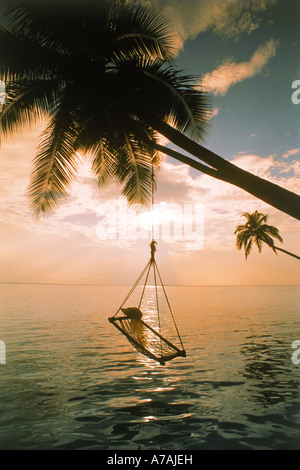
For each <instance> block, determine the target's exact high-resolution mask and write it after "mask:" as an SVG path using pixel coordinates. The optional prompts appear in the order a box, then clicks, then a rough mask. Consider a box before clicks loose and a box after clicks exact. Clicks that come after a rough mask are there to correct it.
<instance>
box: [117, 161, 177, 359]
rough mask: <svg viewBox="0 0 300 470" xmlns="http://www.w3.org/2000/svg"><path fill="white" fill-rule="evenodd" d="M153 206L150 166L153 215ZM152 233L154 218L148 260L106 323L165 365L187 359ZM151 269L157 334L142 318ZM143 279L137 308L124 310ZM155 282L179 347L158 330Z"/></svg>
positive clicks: (150, 356)
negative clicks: (178, 359)
mask: <svg viewBox="0 0 300 470" xmlns="http://www.w3.org/2000/svg"><path fill="white" fill-rule="evenodd" d="M153 203H154V177H153V166H152V212H153ZM153 235H154V230H153V218H152V241H151V243H150V249H151V257H150V259H149V261H148V263H147V265H146V266H145V268H144V269H143V271H142V272H141V274H140V275H139V277H138V278H137V280H136V282H135V284H134V285H133V286H132V288H131V289H130V291H129V293H128V294H127V296H126V297H125V299H124V300H123V302H122V304H121V305H120V307H119V308H118V310H117V312H116V313H115V315H114V316H113V317H110V318H109V319H108V320H109V321H110V323H112V324H113V325H114V326H115V327H116V328H117V329H118V330H119V331H120V332H121V333H122V334H123V335H124V336H125V337H126V338H127V339H128V341H129V342H130V343H131V344H132V345H133V346H134V347H135V348H136V349H137V351H139V352H140V353H141V354H144V355H145V356H147V357H149V358H150V359H153V360H155V361H157V362H159V363H160V364H161V365H165V363H166V362H168V361H171V360H172V359H175V358H176V357H186V352H185V350H184V347H183V343H182V340H181V337H180V334H179V331H178V328H177V325H176V322H175V318H174V315H173V312H172V309H171V305H170V302H169V299H168V297H167V293H166V289H165V286H164V284H163V281H162V278H161V275H160V272H159V269H158V266H157V263H156V260H155V252H156V245H157V243H156V241H155V240H154V237H153ZM151 270H152V271H153V279H154V289H155V301H156V302H155V303H156V311H157V318H158V331H157V329H155V328H153V326H151V325H149V324H148V323H146V322H145V321H144V320H143V319H142V318H143V312H142V302H143V299H144V294H145V290H146V287H147V283H148V281H149V275H150V272H151ZM144 276H145V280H144V284H143V289H142V293H141V296H140V300H139V303H138V307H125V305H126V302H127V301H128V300H129V298H130V297H131V296H132V294H133V292H134V291H135V290H136V289H137V288H138V286H139V284H140V282H141V281H142V279H143V277H144ZM158 280H159V282H160V286H161V289H162V292H163V295H164V298H165V301H166V305H167V308H168V310H169V313H170V316H171V318H172V320H173V324H174V327H175V331H176V335H177V338H178V340H179V343H180V346H179V345H178V346H176V345H175V344H173V342H171V341H169V340H168V339H166V338H165V337H164V336H163V335H162V331H161V319H160V302H159V295H158V287H159V285H158Z"/></svg>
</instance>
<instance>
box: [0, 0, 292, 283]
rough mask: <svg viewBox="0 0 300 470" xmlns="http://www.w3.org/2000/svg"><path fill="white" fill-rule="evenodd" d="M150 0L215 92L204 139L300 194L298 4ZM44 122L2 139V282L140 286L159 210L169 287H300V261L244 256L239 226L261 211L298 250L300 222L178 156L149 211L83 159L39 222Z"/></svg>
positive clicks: (185, 60) (166, 166)
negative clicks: (37, 179) (29, 193)
mask: <svg viewBox="0 0 300 470" xmlns="http://www.w3.org/2000/svg"><path fill="white" fill-rule="evenodd" d="M141 1H144V2H145V3H148V4H150V5H152V6H154V7H156V8H158V9H159V10H160V11H161V12H162V14H164V15H165V16H166V17H168V18H169V20H170V22H171V23H172V25H173V29H174V31H175V32H176V33H177V35H178V50H177V57H176V64H177V66H178V67H179V68H180V69H182V70H184V71H186V72H187V73H189V74H192V75H194V76H195V77H197V81H198V83H199V86H202V87H204V88H205V90H207V91H208V92H209V93H210V96H211V102H212V108H213V112H212V116H211V126H210V127H211V128H210V133H209V136H208V138H207V141H206V143H205V145H206V146H207V147H208V148H209V149H210V150H212V151H214V152H215V153H217V154H219V155H220V156H222V157H223V158H226V159H228V160H230V161H231V162H233V163H234V164H236V165H237V166H239V167H241V168H244V169H246V170H248V171H251V172H253V173H255V174H257V175H258V176H261V177H263V178H266V179H268V180H270V181H272V182H275V183H276V184H279V185H280V186H283V187H285V188H287V189H289V190H291V191H294V192H296V193H298V194H299V192H300V191H299V188H300V185H299V172H300V138H299V130H300V129H299V125H300V121H299V116H300V103H298V101H300V99H299V100H298V99H297V97H298V96H299V98H300V93H299V95H297V89H295V88H292V86H293V83H295V82H296V81H297V80H300V63H299V62H300V57H299V46H300V44H299V42H300V38H299V32H298V30H299V28H298V25H299V20H300V3H299V1H298V0H243V1H240V0H184V1H182V0H141ZM299 85H300V82H299ZM0 91H1V90H0ZM293 93H294V95H293ZM293 96H294V98H293ZM292 98H293V99H292ZM42 130H43V126H42V125H37V126H36V128H35V129H33V130H32V131H31V132H30V133H29V132H26V131H25V130H24V132H22V134H18V135H15V136H13V137H10V138H7V139H6V140H4V141H3V142H2V145H1V150H0V167H1V168H0V180H1V183H0V217H1V233H0V263H1V273H0V282H25V283H31V282H33V283H40V282H42V283H63V284H65V283H75V284H76V283H78V284H104V285H111V284H113V285H115V284H116V285H131V284H133V283H134V281H135V280H136V278H137V277H138V275H139V273H140V272H141V270H142V269H143V268H144V266H145V265H146V263H147V262H148V259H149V256H150V251H149V242H150V236H151V225H152V218H153V220H154V226H155V230H156V240H157V243H158V245H157V263H158V265H159V267H160V272H161V275H162V277H163V279H164V283H165V284H173V285H174V284H175V285H176V284H185V285H248V284H249V285H282V284H293V285H295V284H299V279H300V266H299V262H298V260H296V259H295V258H292V257H290V256H287V255H285V254H282V253H278V255H275V254H274V253H273V252H272V250H270V249H269V248H268V247H264V248H263V251H262V253H260V254H259V253H258V251H257V250H256V249H255V248H253V251H252V253H251V255H250V256H249V258H248V260H247V261H245V257H244V254H243V252H241V251H238V250H237V248H236V246H235V235H234V231H235V228H236V226H237V225H239V224H241V223H243V221H244V219H243V217H242V214H243V213H244V212H253V211H255V210H258V211H259V212H263V213H267V214H269V223H270V224H271V225H275V226H276V227H278V229H279V231H280V234H281V236H282V237H283V240H284V243H283V244H280V246H281V247H282V248H284V249H286V250H288V251H291V252H294V253H296V254H298V255H299V254H300V246H299V245H300V244H299V239H300V236H299V235H300V227H299V221H297V220H295V219H293V218H292V217H290V216H288V215H286V214H284V213H282V212H280V211H278V210H277V209H274V208H272V207H271V206H269V205H268V204H266V203H264V202H262V201H260V200H259V199H256V198H254V197H253V196H251V195H249V194H248V193H246V192H245V191H243V190H241V189H238V188H236V187H235V186H232V185H230V184H228V183H223V182H221V181H218V180H216V179H213V178H211V177H209V176H207V175H204V174H201V173H200V172H198V171H196V170H193V169H191V168H190V167H187V166H186V165H183V164H179V163H178V162H176V161H174V160H172V159H171V158H169V157H168V158H165V160H164V162H163V164H162V167H161V169H160V171H159V174H158V189H157V192H156V194H155V206H154V211H153V213H152V215H151V213H150V211H149V208H144V207H140V206H134V207H132V208H130V209H129V208H128V207H127V205H126V202H125V201H124V199H123V198H122V197H121V194H120V188H119V187H116V186H109V187H105V188H103V189H101V190H99V188H98V187H97V186H96V183H95V182H94V180H93V179H92V177H91V173H90V168H89V165H88V164H87V163H84V164H83V165H82V167H81V169H80V172H79V174H78V177H77V179H76V181H75V182H74V184H73V187H72V190H71V192H70V195H69V198H68V199H67V200H66V202H65V203H64V204H63V205H62V206H61V207H60V208H59V209H58V210H57V211H56V212H55V213H54V214H53V215H52V216H50V217H47V218H43V219H40V220H36V219H34V217H33V216H32V214H31V213H30V210H29V206H28V200H27V198H26V190H27V187H28V183H29V178H30V171H31V163H32V159H33V157H34V154H35V150H36V147H37V144H38V140H39V135H40V133H41V132H42Z"/></svg>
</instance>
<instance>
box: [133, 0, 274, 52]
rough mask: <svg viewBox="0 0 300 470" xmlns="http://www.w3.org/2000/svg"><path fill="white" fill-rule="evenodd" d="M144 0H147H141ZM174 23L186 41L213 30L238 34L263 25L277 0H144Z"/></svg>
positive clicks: (182, 38) (228, 36) (226, 34)
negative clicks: (262, 16)
mask: <svg viewBox="0 0 300 470" xmlns="http://www.w3.org/2000/svg"><path fill="white" fill-rule="evenodd" d="M141 1H143V0H141ZM144 2H146V3H148V4H151V5H153V6H155V7H157V8H159V9H160V10H163V12H164V14H165V16H166V17H167V18H168V19H169V20H170V21H171V22H172V23H173V24H174V27H175V30H176V31H177V33H178V35H179V37H180V39H181V42H182V44H183V43H184V42H185V41H186V40H187V39H193V38H195V37H196V36H198V34H200V33H203V32H206V31H212V32H214V33H215V34H218V35H220V36H222V37H224V38H237V37H238V36H239V35H240V34H243V33H245V34H250V33H251V32H252V31H254V30H256V29H257V28H259V26H260V25H261V22H262V18H261V15H262V14H263V13H264V12H266V11H267V10H268V9H269V8H270V7H271V6H272V5H274V4H275V3H276V0H243V1H241V0H184V1H182V0H144Z"/></svg>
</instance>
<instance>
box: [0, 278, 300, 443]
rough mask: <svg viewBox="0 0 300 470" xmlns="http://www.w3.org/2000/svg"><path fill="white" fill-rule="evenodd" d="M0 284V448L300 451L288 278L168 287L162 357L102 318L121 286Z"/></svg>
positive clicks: (297, 333) (299, 326)
mask: <svg viewBox="0 0 300 470" xmlns="http://www.w3.org/2000/svg"><path fill="white" fill-rule="evenodd" d="M0 291H1V302H0V307H1V313H0V340H2V341H4V342H5V345H6V364H1V365H0V385H1V388H0V449H15V450H17V449H98V450H104V449H109V450H114V449H115V450H122V449H126V450H132V451H134V450H187V449H188V450H193V449H200V450H201V449H300V394H299V386H300V364H299V365H297V364H294V363H293V362H292V359H291V358H292V354H293V352H294V350H293V349H292V343H293V341H295V340H300V316H299V305H300V294H299V288H298V287H297V286H288V287H286V286H282V287H280V286H279V287H278V286H276V287H263V286H260V287H168V288H167V292H168V296H169V300H170V303H171V305H172V307H173V312H174V315H175V318H176V322H177V326H178V328H179V331H180V334H181V337H182V340H183V343H184V346H185V348H186V350H187V357H186V358H178V359H175V360H173V361H171V362H170V363H168V364H167V365H165V366H161V365H160V364H158V363H156V362H154V361H152V360H150V359H148V358H146V357H145V356H142V355H141V354H140V353H138V352H137V351H135V350H134V349H133V348H132V346H131V345H130V344H129V343H128V341H127V340H126V338H125V337H124V336H123V335H121V334H120V333H119V332H118V331H117V329H115V328H114V327H113V325H111V324H110V323H109V322H108V321H107V318H108V317H109V316H112V315H113V314H114V313H115V311H116V310H117V308H118V307H119V305H120V303H121V302H122V300H123V298H124V297H125V295H126V294H127V291H128V287H97V286H59V285H1V286H0ZM145 295H146V302H147V309H148V310H147V312H148V313H147V314H148V317H149V318H150V317H151V308H152V307H151V306H152V304H153V289H152V288H148V289H147V292H146V294H145ZM165 314H166V312H164V311H163V312H162V317H161V323H162V327H165V328H166V331H165V334H166V335H167V336H168V337H171V336H172V331H171V323H170V321H169V319H168V318H164V317H163V315H165ZM149 318H148V319H149ZM150 320H151V318H150ZM152 320H153V321H154V319H152Z"/></svg>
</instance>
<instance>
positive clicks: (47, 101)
mask: <svg viewBox="0 0 300 470" xmlns="http://www.w3.org/2000/svg"><path fill="white" fill-rule="evenodd" d="M60 88H61V87H60V84H59V82H58V81H57V80H34V81H33V80H22V81H17V82H10V83H9V84H8V85H7V86H6V91H7V97H6V103H5V105H4V107H3V110H2V112H1V114H0V126H1V134H2V135H4V136H6V135H11V134H13V133H14V132H15V131H17V130H19V129H20V128H23V127H27V128H29V129H30V128H31V126H32V124H35V123H36V121H41V119H42V118H44V117H48V116H49V115H50V114H51V112H52V110H53V107H54V103H55V102H56V98H57V95H58V92H59V91H60Z"/></svg>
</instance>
